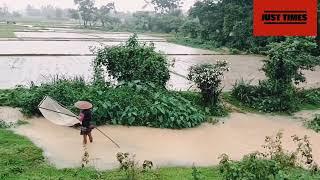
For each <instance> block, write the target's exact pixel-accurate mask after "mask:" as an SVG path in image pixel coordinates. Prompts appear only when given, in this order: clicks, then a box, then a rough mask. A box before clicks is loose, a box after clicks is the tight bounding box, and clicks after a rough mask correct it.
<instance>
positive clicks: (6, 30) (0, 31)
mask: <svg viewBox="0 0 320 180" xmlns="http://www.w3.org/2000/svg"><path fill="white" fill-rule="evenodd" d="M15 29H16V25H7V24H0V38H14V37H16V36H15V34H14V31H15Z"/></svg>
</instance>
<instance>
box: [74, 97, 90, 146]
mask: <svg viewBox="0 0 320 180" xmlns="http://www.w3.org/2000/svg"><path fill="white" fill-rule="evenodd" d="M74 106H75V107H77V108H78V109H80V115H79V121H80V122H81V130H80V135H82V136H83V144H87V136H88V137H89V140H90V142H91V143H92V142H93V138H92V134H91V131H92V126H91V119H92V113H91V108H92V104H91V103H89V102H87V101H78V102H76V103H75V105H74Z"/></svg>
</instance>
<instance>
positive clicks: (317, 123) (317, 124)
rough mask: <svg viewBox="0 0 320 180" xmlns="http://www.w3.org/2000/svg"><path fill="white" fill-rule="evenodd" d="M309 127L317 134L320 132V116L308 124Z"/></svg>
mask: <svg viewBox="0 0 320 180" xmlns="http://www.w3.org/2000/svg"><path fill="white" fill-rule="evenodd" d="M306 125H307V127H308V128H310V129H313V130H314V131H316V132H320V115H319V114H318V115H316V117H314V118H313V119H312V120H311V121H309V122H307V124H306Z"/></svg>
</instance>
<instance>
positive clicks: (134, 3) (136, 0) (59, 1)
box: [0, 0, 196, 12]
mask: <svg viewBox="0 0 320 180" xmlns="http://www.w3.org/2000/svg"><path fill="white" fill-rule="evenodd" d="M195 1H196V0H186V1H184V5H183V9H184V10H185V11H186V10H187V9H189V7H190V6H192V5H193V3H194V2H195ZM110 2H114V3H115V5H116V9H117V10H118V11H131V12H133V11H139V10H143V8H142V7H143V6H144V5H145V4H146V1H145V0H96V4H97V6H101V5H105V4H107V3H110ZM3 4H6V5H7V6H8V7H9V9H10V10H23V9H25V8H26V6H27V5H28V4H30V5H32V6H34V7H38V8H39V7H41V6H45V5H53V6H57V7H61V8H75V7H76V6H75V5H74V1H73V0H0V5H3ZM144 10H153V8H152V7H150V6H149V7H147V8H146V9H144Z"/></svg>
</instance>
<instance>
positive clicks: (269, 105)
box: [231, 80, 301, 112]
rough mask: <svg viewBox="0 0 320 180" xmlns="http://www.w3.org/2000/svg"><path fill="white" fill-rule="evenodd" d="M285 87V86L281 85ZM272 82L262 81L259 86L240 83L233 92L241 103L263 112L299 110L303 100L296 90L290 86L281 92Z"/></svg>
mask: <svg viewBox="0 0 320 180" xmlns="http://www.w3.org/2000/svg"><path fill="white" fill-rule="evenodd" d="M281 86H283V85H281ZM279 89H280V88H276V87H275V86H274V84H271V83H270V81H260V82H259V85H258V86H254V85H251V84H250V82H245V81H243V80H241V81H238V82H237V83H236V84H235V85H234V87H233V89H232V92H231V95H232V96H233V97H235V98H236V99H237V100H238V101H240V102H241V103H243V104H245V105H247V106H249V107H251V108H254V109H256V110H258V111H263V112H294V111H296V110H298V109H299V105H300V103H301V100H300V99H299V98H297V96H296V95H297V92H296V89H295V88H294V87H293V86H291V87H290V85H289V87H287V88H283V89H284V90H283V91H279Z"/></svg>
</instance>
